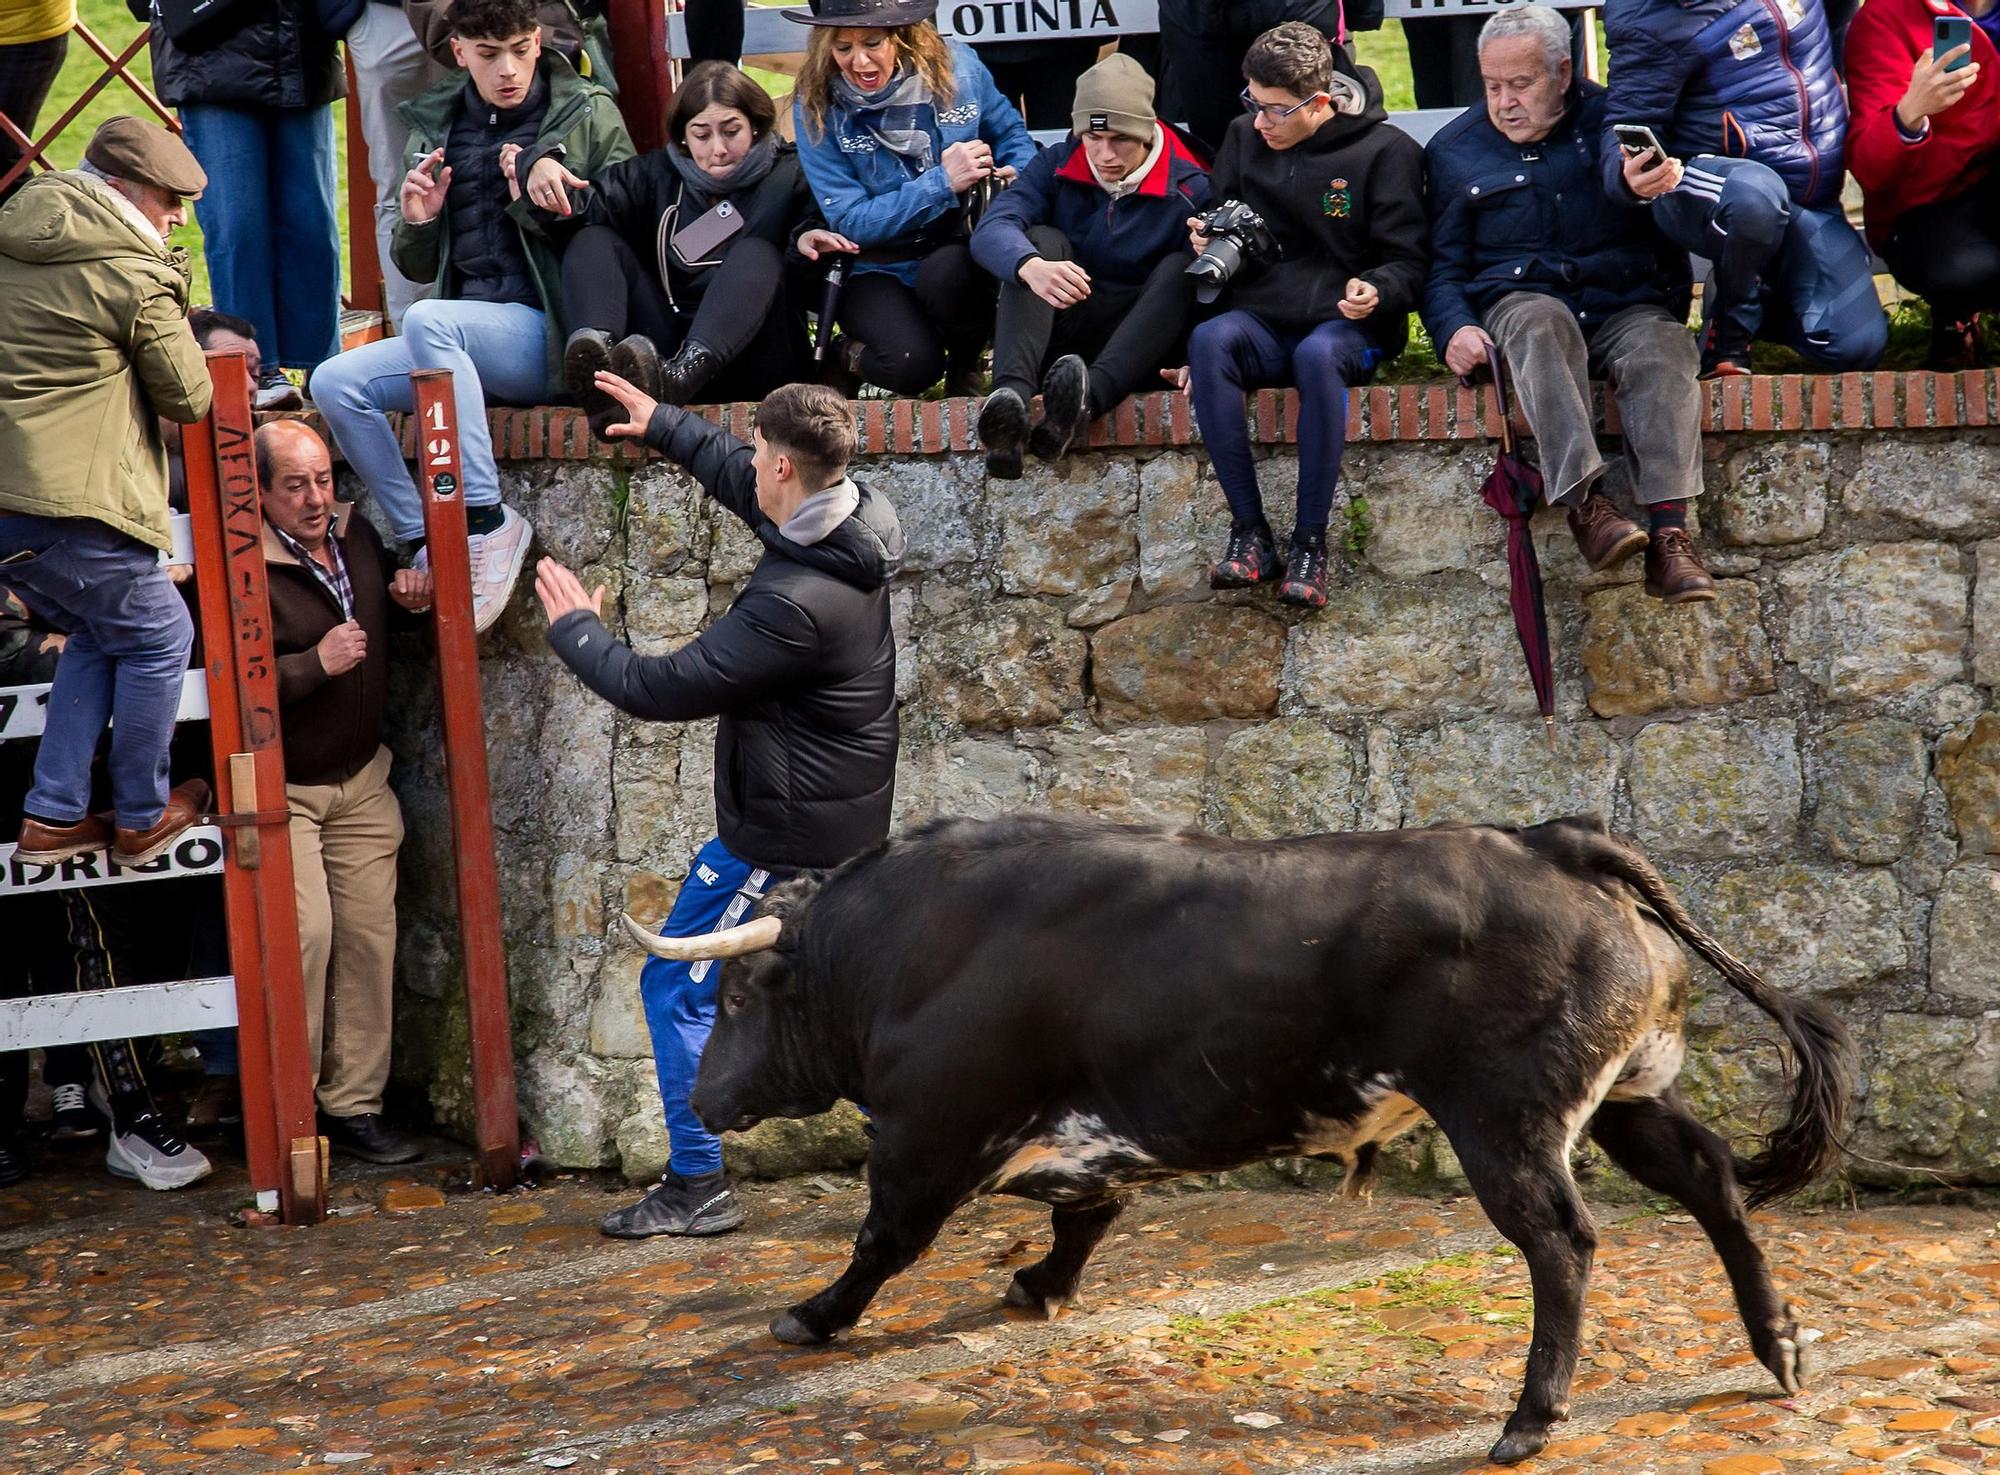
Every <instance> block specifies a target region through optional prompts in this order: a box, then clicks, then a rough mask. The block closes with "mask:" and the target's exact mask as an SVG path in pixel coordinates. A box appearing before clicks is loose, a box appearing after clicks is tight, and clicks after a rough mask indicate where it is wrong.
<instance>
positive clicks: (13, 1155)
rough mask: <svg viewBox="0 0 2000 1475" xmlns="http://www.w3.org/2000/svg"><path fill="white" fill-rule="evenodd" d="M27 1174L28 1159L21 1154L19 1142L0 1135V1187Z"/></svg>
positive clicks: (16, 1181) (17, 1180) (15, 1181)
mask: <svg viewBox="0 0 2000 1475" xmlns="http://www.w3.org/2000/svg"><path fill="white" fill-rule="evenodd" d="M27 1176H28V1160H27V1159H26V1158H25V1157H23V1156H22V1155H21V1144H20V1143H18V1142H16V1141H15V1140H14V1139H13V1138H11V1137H0V1188H5V1187H6V1186H7V1185H8V1184H10V1183H19V1182H20V1181H21V1180H22V1179H23V1178H25V1177H27Z"/></svg>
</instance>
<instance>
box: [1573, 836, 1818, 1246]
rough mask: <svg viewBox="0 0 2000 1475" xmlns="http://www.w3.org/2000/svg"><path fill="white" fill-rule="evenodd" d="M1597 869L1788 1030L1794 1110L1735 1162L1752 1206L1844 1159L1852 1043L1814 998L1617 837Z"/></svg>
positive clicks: (1609, 840)
mask: <svg viewBox="0 0 2000 1475" xmlns="http://www.w3.org/2000/svg"><path fill="white" fill-rule="evenodd" d="M1591 848H1592V850H1593V851H1594V852H1595V856H1594V858H1595V859H1596V861H1597V864H1598V866H1599V868H1600V869H1601V870H1603V871H1606V872H1608V873H1609V874H1611V875H1613V876H1616V877H1617V878H1618V879H1619V880H1621V881H1623V882H1624V883H1625V884H1626V885H1628V886H1630V887H1631V888H1632V889H1633V890H1634V891H1636V892H1638V893H1639V895H1640V896H1642V897H1644V898H1645V901H1646V904H1647V905H1648V906H1650V907H1651V908H1652V909H1653V910H1654V911H1655V912H1657V913H1658V914H1659V916H1660V918H1661V920H1662V921H1663V922H1665V924H1666V926H1667V928H1668V930H1669V931H1671V932H1672V933H1673V934H1674V935H1675V936H1676V937H1678V938H1679V939H1680V940H1681V941H1682V942H1684V943H1686V944H1687V945H1688V946H1689V947H1691V948H1693V949H1694V951H1695V952H1696V953H1697V954H1699V955H1700V957H1701V959H1702V961H1704V962H1705V963H1707V964H1708V965H1709V966H1710V967H1711V968H1713V969H1715V971H1716V972H1718V973H1720V974H1721V975H1722V976H1723V977H1724V978H1726V979H1728V980H1729V984H1730V986H1731V987H1732V988H1734V989H1735V990H1736V991H1737V992H1738V993H1740V994H1742V995H1743V997H1744V998H1746V999H1748V1000H1749V1001H1750V1002H1751V1003H1753V1004H1755V1005H1756V1006H1757V1007H1758V1008H1759V1009H1762V1010H1763V1011H1764V1012H1765V1013H1766V1014H1768V1015H1770V1016H1771V1018H1772V1019H1774V1020H1776V1021H1777V1024H1778V1027H1779V1028H1780V1029H1782V1030H1783V1031H1784V1032H1785V1039H1786V1040H1787V1041H1788V1042H1789V1043H1790V1045H1791V1047H1792V1067H1791V1069H1790V1071H1789V1077H1790V1082H1789V1083H1790V1086H1791V1094H1792V1104H1791V1112H1790V1114H1789V1115H1788V1116H1787V1117H1786V1118H1785V1120H1784V1122H1783V1123H1782V1124H1780V1125H1779V1127H1778V1129H1777V1130H1776V1131H1774V1132H1772V1133H1771V1134H1770V1135H1769V1136H1768V1137H1766V1138H1765V1139H1764V1145H1763V1149H1762V1151H1760V1152H1758V1153H1757V1154H1756V1156H1754V1157H1751V1158H1747V1159H1746V1158H1740V1157H1739V1158H1738V1159H1737V1161H1736V1177H1737V1181H1738V1182H1739V1183H1741V1184H1742V1185H1743V1186H1744V1188H1745V1189H1746V1190H1747V1192H1746V1194H1745V1197H1746V1200H1747V1202H1748V1203H1749V1205H1750V1207H1751V1208H1756V1207H1757V1206H1758V1205H1760V1204H1766V1203H1770V1202H1772V1201H1773V1200H1776V1199H1781V1198H1785V1197H1787V1196H1789V1195H1791V1194H1794V1193H1797V1192H1798V1191H1799V1190H1801V1189H1803V1188H1806V1187H1808V1186H1809V1185H1811V1184H1812V1183H1813V1182H1814V1180H1816V1179H1817V1178H1819V1177H1820V1176H1821V1175H1822V1174H1823V1173H1825V1172H1826V1171H1827V1170H1828V1169H1830V1168H1831V1167H1833V1165H1834V1164H1835V1162H1837V1161H1838V1160H1839V1157H1840V1151H1841V1139H1842V1137H1843V1136H1844V1135H1845V1133H1846V1129H1847V1115H1848V1107H1849V1104H1850V1103H1851V1101H1852V1100H1853V1095H1854V1068H1855V1051H1854V1039H1853V1037H1852V1036H1851V1035H1849V1034H1848V1032H1847V1026H1845V1025H1844V1024H1842V1023H1841V1022H1840V1020H1839V1019H1837V1018H1835V1017H1834V1015H1833V1012H1832V1011H1831V1010H1829V1009H1828V1008H1827V1007H1826V1006H1825V1005H1824V1004H1821V1003H1820V1002H1819V1001H1818V1000H1817V999H1796V998H1793V997H1792V996H1791V995H1790V994H1787V993H1786V992H1785V991H1784V990H1783V989H1780V988H1775V987H1773V986H1772V985H1771V984H1769V983H1766V982H1765V981H1764V980H1763V979H1762V978H1760V977H1759V976H1758V975H1757V974H1756V973H1755V972H1753V971H1752V970H1751V969H1750V968H1749V967H1748V966H1746V965H1745V964H1744V963H1742V962H1740V961H1739V960H1738V959H1736V958H1734V957H1732V956H1731V955H1730V954H1729V952H1728V951H1727V950H1726V949H1725V948H1724V947H1723V946H1722V944H1721V943H1719V942H1717V941H1716V940H1715V939H1714V938H1713V937H1710V936H1709V935H1708V934H1707V933H1706V932H1704V931H1702V929H1701V928H1700V927H1699V926H1697V925H1696V924H1695V921H1694V919H1693V918H1692V917H1690V916H1689V915H1688V913H1687V909H1686V908H1685V907H1683V906H1682V905H1681V903H1680V898H1679V897H1677V896H1675V895H1674V893H1673V891H1672V889H1671V888H1670V887H1669V886H1668V885H1667V883H1666V881H1665V879H1664V878H1662V877H1661V875H1660V873H1659V872H1658V871H1656V870H1654V869H1653V864H1652V862H1651V861H1649V860H1647V859H1646V857H1645V856H1643V855H1641V854H1640V853H1639V852H1638V851H1637V850H1636V849H1634V848H1633V847H1632V846H1629V845H1626V844H1623V843H1621V842H1620V841H1618V840H1617V839H1615V838H1614V837H1612V836H1609V835H1605V836H1603V837H1601V839H1600V840H1599V843H1598V844H1597V845H1595V846H1593V847H1591Z"/></svg>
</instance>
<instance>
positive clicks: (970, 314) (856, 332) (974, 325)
mask: <svg viewBox="0 0 2000 1475" xmlns="http://www.w3.org/2000/svg"><path fill="white" fill-rule="evenodd" d="M998 286H999V284H998V283H997V282H995V281H994V280H993V278H992V276H991V274H989V273H988V272H987V271H986V269H985V268H984V267H982V266H980V265H979V263H977V262H976V261H974V260H973V259H972V252H971V250H970V249H969V248H968V247H967V246H966V245H965V244H964V243H963V242H955V243H954V244H952V245H949V246H940V247H938V249H937V250H935V251H933V252H931V254H930V255H928V256H926V257H925V258H924V260H923V264H922V265H920V266H919V267H918V268H917V282H916V285H915V286H914V287H909V286H905V285H904V284H903V283H902V282H901V281H899V280H898V279H897V278H895V277H893V276H891V275H889V273H887V272H885V271H864V272H860V273H858V274H856V275H854V276H851V277H849V278H848V279H847V285H846V286H845V287H844V288H842V289H841V293H840V310H839V311H838V312H837V313H836V314H835V315H834V317H835V321H837V322H838V323H839V324H840V326H841V329H842V331H844V332H845V333H847V334H848V336H849V337H852V338H856V339H859V340H860V342H861V345H862V353H861V377H862V378H864V379H866V380H867V381H868V382H869V383H870V384H879V385H881V386H882V388H884V389H887V390H891V391H893V392H894V393H896V394H905V395H913V394H922V393H923V392H924V391H925V390H926V389H929V388H930V387H931V386H932V385H933V384H935V383H937V382H938V380H939V379H941V378H943V377H944V371H945V360H946V358H947V357H948V356H949V357H959V356H963V355H967V354H973V353H977V352H978V351H979V349H980V348H982V347H983V346H984V345H985V343H986V340H987V338H988V337H989V336H991V334H992V332H993V299H994V294H995V292H996V291H997V290H998Z"/></svg>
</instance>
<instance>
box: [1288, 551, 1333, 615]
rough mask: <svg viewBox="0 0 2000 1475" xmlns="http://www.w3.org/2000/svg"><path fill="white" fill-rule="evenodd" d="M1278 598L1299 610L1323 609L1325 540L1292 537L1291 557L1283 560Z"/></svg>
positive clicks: (1324, 599)
mask: <svg viewBox="0 0 2000 1475" xmlns="http://www.w3.org/2000/svg"><path fill="white" fill-rule="evenodd" d="M1278 601H1279V603H1281V604H1296V605H1298V606H1300V607H1301V608H1303V609H1325V608H1326V539H1325V538H1315V539H1312V540H1311V541H1307V540H1306V539H1304V538H1294V539H1292V556H1291V557H1290V558H1288V559H1286V560H1285V581H1284V582H1283V583H1282V584H1280V585H1278Z"/></svg>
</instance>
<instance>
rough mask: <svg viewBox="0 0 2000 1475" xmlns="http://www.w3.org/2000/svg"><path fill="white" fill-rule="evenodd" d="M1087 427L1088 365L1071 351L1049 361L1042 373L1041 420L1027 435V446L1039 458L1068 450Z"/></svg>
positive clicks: (1056, 454) (1061, 453)
mask: <svg viewBox="0 0 2000 1475" xmlns="http://www.w3.org/2000/svg"><path fill="white" fill-rule="evenodd" d="M1089 429H1090V368H1089V366H1088V365H1087V364H1085V363H1084V361H1083V360H1082V359H1080V358H1078V357H1077V356H1076V355H1075V354H1073V353H1066V354H1064V355H1063V356H1062V357H1061V358H1059V359H1057V360H1056V361H1055V362H1054V363H1053V364H1051V365H1049V371H1048V373H1047V374H1045V375H1043V376H1042V423H1041V424H1039V425H1037V426H1036V427H1035V433H1034V434H1033V435H1031V436H1029V437H1028V449H1029V450H1031V451H1033V452H1034V453H1035V455H1036V457H1037V458H1038V459H1040V460H1043V461H1054V460H1056V459H1057V458H1058V457H1060V456H1063V455H1065V454H1067V453H1068V451H1069V448H1070V447H1071V446H1073V445H1075V444H1076V443H1077V441H1078V440H1079V439H1080V438H1085V437H1086V436H1087V433H1088V431H1089Z"/></svg>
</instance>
